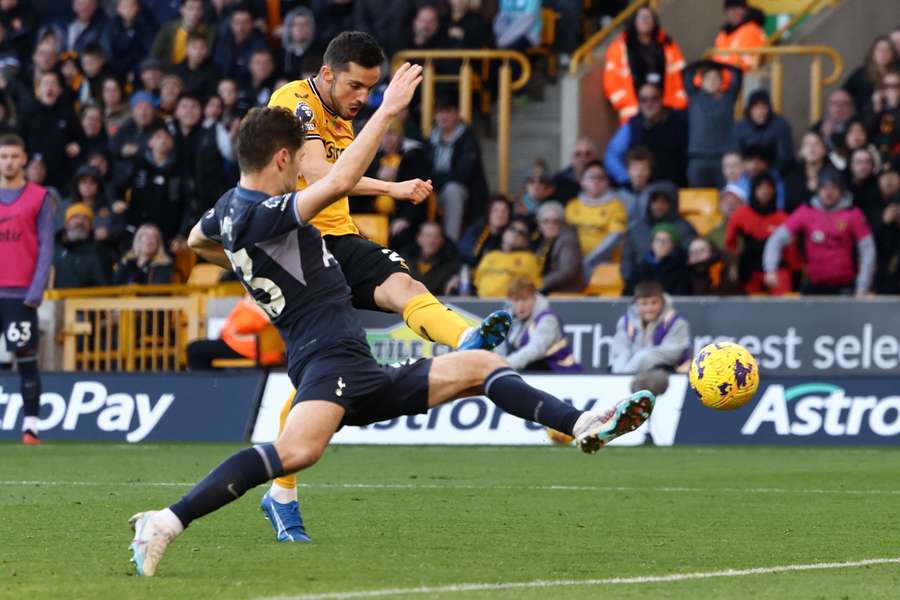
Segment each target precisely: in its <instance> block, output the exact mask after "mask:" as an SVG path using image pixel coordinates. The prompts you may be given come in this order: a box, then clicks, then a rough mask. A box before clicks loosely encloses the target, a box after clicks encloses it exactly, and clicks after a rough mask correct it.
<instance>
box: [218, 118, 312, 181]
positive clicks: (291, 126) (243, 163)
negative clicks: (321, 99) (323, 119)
mask: <svg viewBox="0 0 900 600" xmlns="http://www.w3.org/2000/svg"><path fill="white" fill-rule="evenodd" d="M305 133H306V129H305V128H304V126H303V121H302V120H300V119H298V118H297V117H295V116H294V115H293V114H292V113H291V112H290V111H289V110H287V109H286V108H281V107H262V108H252V109H250V112H248V113H247V115H246V116H245V117H244V118H243V119H242V120H241V126H240V129H238V135H237V143H236V146H235V151H236V153H237V160H238V166H239V167H240V169H241V172H242V173H258V172H259V171H261V170H262V169H264V168H265V166H266V165H268V164H269V162H270V161H271V160H272V157H273V156H275V154H276V153H277V152H278V151H279V150H281V149H282V148H287V149H288V151H289V152H290V153H291V155H292V156H293V155H294V154H295V153H296V152H297V150H299V149H300V146H302V145H303V138H304V134H305Z"/></svg>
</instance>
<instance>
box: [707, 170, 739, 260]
mask: <svg viewBox="0 0 900 600" xmlns="http://www.w3.org/2000/svg"><path fill="white" fill-rule="evenodd" d="M746 203H747V194H746V193H745V192H744V188H742V187H741V186H739V185H735V184H733V183H729V184H728V185H726V186H725V187H723V188H722V189H721V190H719V214H721V215H722V220H721V221H720V222H719V224H718V225H716V226H715V227H713V228H712V229H711V230H710V232H709V233H707V234H706V239H708V240H709V241H710V242H712V245H713V246H715V248H716V250H718V251H719V252H721V251H722V250H723V249H724V248H725V233H726V230H727V229H728V221H729V220H731V215H733V214H734V212H735V211H736V210H737V209H738V207H739V206H743V205H744V204H746Z"/></svg>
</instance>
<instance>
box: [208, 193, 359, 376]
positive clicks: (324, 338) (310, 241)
mask: <svg viewBox="0 0 900 600" xmlns="http://www.w3.org/2000/svg"><path fill="white" fill-rule="evenodd" d="M295 196H296V192H295V193H291V194H285V195H284V196H272V197H270V196H269V195H268V194H265V193H263V192H257V191H253V190H248V189H245V188H242V187H240V186H239V187H236V188H232V189H231V190H229V191H227V192H225V194H224V195H223V196H222V197H221V198H219V200H218V202H216V205H215V207H213V208H212V209H210V210H209V211H208V212H207V213H206V215H204V217H203V219H202V220H201V222H200V227H201V229H202V231H203V234H204V235H205V236H206V237H208V238H210V239H213V240H216V241H218V242H220V243H221V244H222V246H223V247H224V248H225V253H226V255H227V256H228V258H229V260H230V261H231V265H232V268H233V269H234V272H235V273H236V274H237V276H238V280H240V282H241V283H242V284H243V285H244V287H245V288H246V289H247V292H248V293H249V294H250V295H251V296H252V297H253V299H254V300H256V303H257V304H258V305H259V306H260V307H261V308H262V309H263V310H264V311H266V313H267V314H268V315H269V318H270V319H271V320H272V323H273V324H274V325H275V326H276V327H277V328H278V330H279V331H280V332H281V335H282V337H283V338H284V340H285V346H286V350H287V358H288V370H289V371H290V372H291V373H297V372H299V370H301V369H302V368H303V366H304V364H305V363H306V362H307V360H308V359H309V357H310V356H311V355H313V354H314V353H316V352H321V351H325V350H327V349H330V348H334V347H335V346H338V345H340V344H346V343H348V342H350V343H361V344H363V346H365V347H366V349H367V350H368V346H367V345H366V339H365V334H364V330H363V327H362V324H361V323H360V321H359V319H358V317H357V316H356V312H355V311H354V310H353V308H352V305H351V301H350V288H349V287H347V282H346V280H345V279H344V274H343V273H342V272H341V268H340V266H338V263H337V261H336V260H335V259H334V257H333V256H332V255H331V253H330V252H328V249H327V248H326V247H325V242H324V240H323V239H322V236H321V235H320V234H319V230H318V229H316V228H315V227H313V226H312V225H309V224H307V223H301V222H300V221H299V220H298V218H297V212H296V209H295V208H294V202H295Z"/></svg>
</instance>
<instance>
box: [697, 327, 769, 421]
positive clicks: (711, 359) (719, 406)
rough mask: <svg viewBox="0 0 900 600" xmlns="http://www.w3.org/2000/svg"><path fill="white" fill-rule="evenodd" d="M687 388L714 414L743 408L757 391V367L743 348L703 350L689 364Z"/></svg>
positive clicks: (710, 347) (713, 346)
mask: <svg viewBox="0 0 900 600" xmlns="http://www.w3.org/2000/svg"><path fill="white" fill-rule="evenodd" d="M689 380H690V383H691V388H692V389H693V390H694V391H695V392H697V395H698V396H700V401H701V402H703V404H705V405H706V406H708V407H710V408H715V409H716V410H734V409H736V408H740V407H742V406H744V405H745V404H747V402H749V401H750V399H751V398H753V394H755V393H756V389H757V388H758V387H759V366H758V365H757V364H756V359H755V358H753V355H752V354H750V353H749V352H748V351H747V349H746V348H744V347H743V346H741V345H740V344H735V343H733V342H716V343H715V344H710V345H708V346H705V347H704V348H703V349H702V350H700V352H698V353H697V355H696V356H695V357H694V360H692V361H691V371H690V375H689Z"/></svg>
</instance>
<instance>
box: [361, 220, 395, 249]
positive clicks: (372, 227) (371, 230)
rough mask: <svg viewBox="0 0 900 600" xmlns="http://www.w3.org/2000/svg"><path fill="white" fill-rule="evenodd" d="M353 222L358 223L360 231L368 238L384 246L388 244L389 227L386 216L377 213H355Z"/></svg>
mask: <svg viewBox="0 0 900 600" xmlns="http://www.w3.org/2000/svg"><path fill="white" fill-rule="evenodd" d="M353 222H354V223H356V226H357V227H359V230H360V232H362V234H363V235H364V236H365V237H367V238H368V239H370V240H372V241H373V242H375V243H376V244H381V245H382V246H387V245H388V237H389V228H388V218H387V217H386V216H384V215H376V214H359V215H353Z"/></svg>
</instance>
